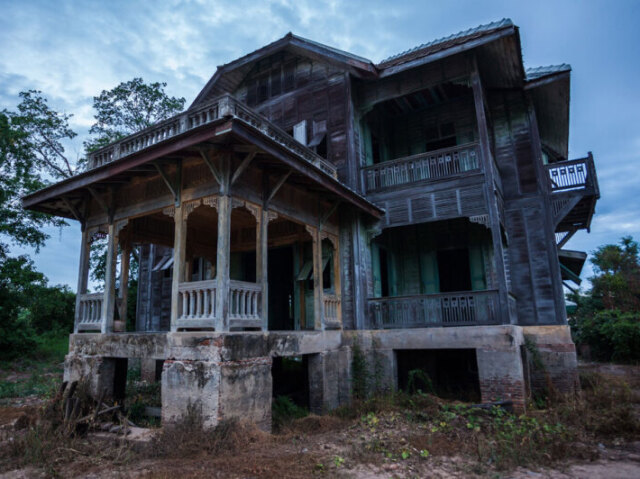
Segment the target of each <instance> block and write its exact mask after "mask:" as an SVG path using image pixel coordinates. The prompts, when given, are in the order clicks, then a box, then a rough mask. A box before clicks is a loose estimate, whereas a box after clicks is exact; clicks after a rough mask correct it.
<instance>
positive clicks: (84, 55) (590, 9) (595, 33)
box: [0, 0, 640, 289]
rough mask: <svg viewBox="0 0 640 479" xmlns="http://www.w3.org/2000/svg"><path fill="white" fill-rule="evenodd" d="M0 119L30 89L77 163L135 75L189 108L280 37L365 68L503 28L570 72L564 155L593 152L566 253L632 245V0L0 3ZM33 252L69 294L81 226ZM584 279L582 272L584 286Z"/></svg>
mask: <svg viewBox="0 0 640 479" xmlns="http://www.w3.org/2000/svg"><path fill="white" fill-rule="evenodd" d="M0 11H2V15H1V16H0V109H2V108H8V109H13V108H14V107H15V105H16V104H17V102H18V93H19V92H20V91H22V90H26V89H39V90H42V91H43V93H44V94H45V95H46V96H47V97H48V98H49V100H50V103H51V105H52V106H53V107H54V108H56V109H58V110H64V111H66V112H67V113H73V114H74V117H73V121H72V127H73V128H74V129H75V130H76V131H77V132H78V133H79V134H80V137H79V138H78V141H77V142H75V143H74V144H72V145H69V146H68V153H69V154H70V155H71V156H72V157H77V156H79V155H80V154H81V151H82V136H83V135H85V134H86V132H87V130H88V128H89V127H90V125H91V124H92V122H93V117H92V115H93V112H92V108H91V105H92V97H93V96H94V95H97V94H98V93H99V92H100V91H101V90H103V89H110V88H112V87H114V86H115V85H117V84H118V83H120V82H121V81H127V80H130V79H131V78H133V77H136V76H141V77H143V78H144V79H145V80H146V81H164V82H167V83H168V86H167V90H168V92H169V93H170V94H171V95H175V96H184V97H185V98H186V99H187V104H189V103H190V102H191V101H192V100H193V99H194V97H195V96H196V95H197V93H198V92H199V90H200V89H201V88H202V87H203V86H204V84H205V83H206V81H207V80H208V79H209V78H210V77H211V75H213V73H214V72H215V69H216V66H217V65H220V64H223V63H227V62H229V61H231V60H233V59H235V58H237V57H239V56H241V55H243V54H246V53H248V52H251V51H253V50H255V49H256V48H259V47H261V46H263V45H265V44H267V43H269V42H271V41H273V40H275V39H277V38H280V37H282V36H283V35H284V34H285V33H287V32H289V31H293V32H294V33H296V34H298V35H301V36H304V37H308V38H311V39H313V40H316V41H319V42H321V43H326V44H328V45H331V46H334V47H337V48H340V49H343V50H347V51H351V52H353V53H356V54H358V55H361V56H364V57H367V58H369V59H371V60H373V61H374V62H377V61H380V60H381V59H383V58H385V57H387V56H389V55H391V54H394V53H398V52H401V51H404V50H406V49H408V48H411V47H413V46H415V45H418V44H421V43H424V42H427V41H429V40H432V39H435V38H439V37H442V36H447V35H450V34H452V33H455V32H458V31H460V30H464V29H467V28H470V27H474V26H476V25H479V24H483V23H488V22H491V21H495V20H499V19H501V18H504V17H508V18H511V19H512V20H513V21H514V22H515V24H516V25H518V26H519V27H520V35H521V40H522V48H523V58H524V61H525V66H527V67H531V66H538V65H550V64H559V63H569V64H571V66H572V67H573V73H572V85H571V87H572V91H571V116H570V118H571V128H570V147H569V155H570V157H571V158H578V157H582V156H585V155H586V153H587V152H588V151H593V154H594V157H595V161H596V167H597V170H598V177H599V181H600V188H601V193H602V199H601V200H600V202H599V203H598V205H597V213H596V216H595V219H594V221H593V224H592V231H591V234H587V233H586V232H584V231H583V232H579V233H578V234H577V235H576V236H575V237H574V238H573V239H572V240H571V241H570V242H569V244H568V245H567V247H568V248H570V249H579V250H584V251H593V250H594V249H595V248H596V247H597V246H598V245H601V244H604V243H610V242H616V241H617V240H618V239H619V238H620V237H621V236H622V235H626V234H631V235H633V236H634V237H635V238H636V239H640V214H639V213H640V194H638V191H639V190H640V168H639V166H640V88H639V87H638V78H640V29H639V28H638V25H639V24H640V1H632V0H615V1H612V0H609V1H595V0H594V1H591V0H585V1H577V0H574V1H562V0H555V1H541V0H538V1H536V2H531V1H526V2H524V1H523V2H520V1H516V0H510V1H486V2H480V1H477V0H476V1H462V0H460V1H456V0H451V1H443V0H440V1H429V2H420V1H411V2H409V1H407V2H403V1H396V2H393V3H392V2H378V1H372V0H367V1H359V0H358V1H345V2H340V1H322V0H313V1H306V0H280V1H271V2H258V1H255V0H254V1H244V0H235V1H232V2H221V1H205V0H202V1H195V0H194V1H177V0H176V1H161V0H156V1H153V2H137V1H119V0H113V1H108V2H98V1H51V0H49V1H30V0H20V1H9V0H0ZM50 233H51V238H50V239H49V241H48V242H47V245H46V246H45V247H44V248H43V249H41V251H40V253H38V254H35V253H34V252H33V251H32V250H29V249H24V248H13V251H14V252H16V253H18V252H20V253H22V252H26V253H29V254H31V256H32V257H33V259H34V260H35V262H36V265H37V267H38V268H39V269H40V270H41V271H43V272H44V273H45V274H46V275H47V276H48V277H49V279H50V281H51V283H53V284H57V283H63V284H69V285H70V286H71V287H72V288H73V289H75V285H76V277H77V263H78V251H79V250H78V247H79V238H80V233H79V228H78V226H77V224H73V225H72V226H70V227H68V228H65V229H63V230H62V231H59V230H56V229H53V230H51V231H50ZM589 275H590V270H589V269H587V270H585V272H584V273H583V277H585V276H589Z"/></svg>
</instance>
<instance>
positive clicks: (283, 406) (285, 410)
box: [271, 396, 309, 430]
mask: <svg viewBox="0 0 640 479" xmlns="http://www.w3.org/2000/svg"><path fill="white" fill-rule="evenodd" d="M308 415H309V411H308V410H307V409H305V408H303V407H300V406H298V405H297V404H296V403H294V402H293V400H292V399H291V398H290V397H288V396H278V397H277V398H275V399H274V400H273V402H272V404H271V421H272V423H273V428H274V429H275V430H280V429H281V428H282V427H283V426H284V425H286V424H288V423H290V422H291V421H293V420H294V419H300V418H303V417H305V416H308Z"/></svg>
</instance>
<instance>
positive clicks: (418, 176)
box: [362, 143, 482, 193]
mask: <svg viewBox="0 0 640 479" xmlns="http://www.w3.org/2000/svg"><path fill="white" fill-rule="evenodd" d="M481 167H482V166H481V161H480V148H479V146H478V144H477V143H469V144H466V145H459V146H455V147H452V148H445V149H442V150H436V151H429V152H426V153H420V154H418V155H413V156H408V157H406V158H398V159H395V160H391V161H384V162H382V163H378V164H376V165H371V166H367V167H365V168H363V169H362V171H363V174H364V181H365V187H366V191H367V193H371V192H375V191H381V190H384V189H386V188H393V187H397V186H403V185H408V184H411V183H417V182H423V181H435V180H440V179H443V178H448V177H453V176H458V175H461V174H465V173H477V172H479V171H480V170H481Z"/></svg>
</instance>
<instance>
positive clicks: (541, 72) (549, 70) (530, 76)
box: [525, 63, 571, 82]
mask: <svg viewBox="0 0 640 479" xmlns="http://www.w3.org/2000/svg"><path fill="white" fill-rule="evenodd" d="M570 71H571V65H569V64H567V63H562V64H560V65H547V66H542V67H533V68H527V69H526V71H525V80H526V81H528V82H532V81H535V80H539V79H540V78H546V77H549V76H552V75H556V74H559V73H568V72H570Z"/></svg>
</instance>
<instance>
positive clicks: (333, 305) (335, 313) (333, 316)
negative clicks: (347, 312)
mask: <svg viewBox="0 0 640 479" xmlns="http://www.w3.org/2000/svg"><path fill="white" fill-rule="evenodd" d="M322 300H323V303H324V320H325V323H327V325H330V326H332V327H334V326H339V324H340V298H339V297H338V296H337V295H336V294H333V293H324V294H323V295H322Z"/></svg>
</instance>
